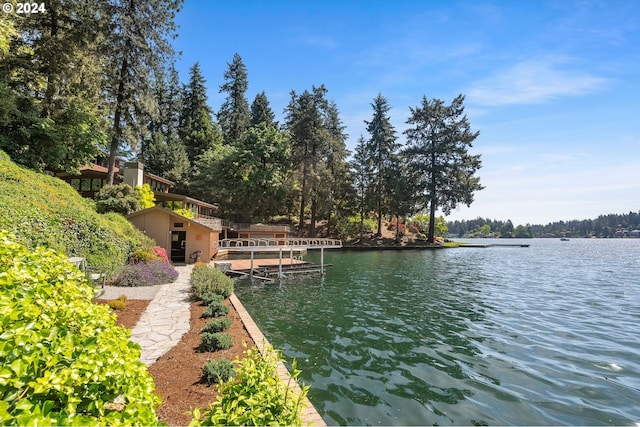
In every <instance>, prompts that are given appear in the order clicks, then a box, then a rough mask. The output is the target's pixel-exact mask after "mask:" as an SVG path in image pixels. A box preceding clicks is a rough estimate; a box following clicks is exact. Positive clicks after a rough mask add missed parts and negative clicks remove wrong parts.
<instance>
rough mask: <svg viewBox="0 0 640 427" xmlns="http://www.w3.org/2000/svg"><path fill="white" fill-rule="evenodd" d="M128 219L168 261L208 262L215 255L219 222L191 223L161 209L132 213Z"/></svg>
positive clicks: (211, 219) (156, 207)
mask: <svg viewBox="0 0 640 427" xmlns="http://www.w3.org/2000/svg"><path fill="white" fill-rule="evenodd" d="M127 219H128V220H129V221H130V222H131V223H132V224H133V225H135V226H136V228H138V229H139V230H141V231H142V232H143V233H145V234H146V235H147V236H149V237H150V238H152V239H154V240H155V241H156V244H157V245H158V246H160V247H163V248H164V249H165V250H166V251H167V254H168V255H169V259H170V260H171V262H174V263H189V262H195V261H197V260H198V259H199V260H202V261H204V262H207V261H209V260H210V259H211V258H213V257H214V256H215V255H216V253H217V252H218V238H219V236H220V233H221V232H222V220H220V219H216V218H207V219H204V220H201V221H197V220H191V219H188V218H186V217H183V216H181V215H178V214H177V213H175V212H173V211H170V210H168V209H165V208H162V207H160V206H154V207H152V208H148V209H143V210H141V211H137V212H134V213H132V214H130V215H127ZM198 251H199V252H200V254H199V255H198Z"/></svg>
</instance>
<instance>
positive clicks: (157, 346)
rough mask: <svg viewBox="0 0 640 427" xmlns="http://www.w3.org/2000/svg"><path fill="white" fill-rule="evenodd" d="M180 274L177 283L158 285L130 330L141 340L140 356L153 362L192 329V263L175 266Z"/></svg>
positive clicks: (150, 363) (133, 335) (148, 363)
mask: <svg viewBox="0 0 640 427" xmlns="http://www.w3.org/2000/svg"><path fill="white" fill-rule="evenodd" d="M175 269H176V270H177V271H178V273H179V274H180V275H179V276H178V279H177V280H176V281H175V282H174V283H169V284H167V285H161V286H158V288H159V289H158V290H157V292H156V294H155V296H154V297H153V299H152V300H151V302H150V303H149V305H148V306H147V309H146V310H145V312H144V313H143V314H142V316H141V317H140V320H138V323H137V324H136V326H135V327H134V328H133V330H132V331H131V341H133V342H136V343H138V344H140V347H142V352H141V354H140V360H141V361H142V362H143V363H145V364H146V365H147V366H150V365H152V364H153V363H154V362H155V361H156V360H157V359H158V358H159V357H160V356H162V355H163V354H165V353H166V352H167V351H169V350H170V349H171V348H172V347H174V346H175V345H176V344H178V343H179V342H180V339H181V338H182V336H183V335H184V334H185V333H186V332H187V331H189V327H190V320H191V311H190V300H189V297H190V289H191V284H190V281H189V279H190V277H191V270H193V265H187V266H181V267H175Z"/></svg>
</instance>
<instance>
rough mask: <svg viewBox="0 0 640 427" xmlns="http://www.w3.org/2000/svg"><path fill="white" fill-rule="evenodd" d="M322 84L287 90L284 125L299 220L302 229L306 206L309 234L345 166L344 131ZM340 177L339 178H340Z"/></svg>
mask: <svg viewBox="0 0 640 427" xmlns="http://www.w3.org/2000/svg"><path fill="white" fill-rule="evenodd" d="M326 93H327V89H326V88H325V86H324V85H321V86H320V87H315V86H314V87H313V88H312V91H311V92H309V91H308V90H305V91H304V92H303V93H302V94H300V95H298V94H296V92H295V91H292V92H291V100H290V101H289V105H288V106H287V108H286V114H287V117H286V120H287V123H286V128H287V130H288V131H289V133H290V134H291V144H292V156H293V164H295V165H298V171H297V175H298V187H299V188H300V197H299V200H300V205H299V212H300V217H299V223H298V228H299V229H300V230H302V229H303V226H304V221H305V216H306V215H305V212H306V209H307V207H309V214H310V215H309V216H310V224H309V235H310V236H315V232H316V229H315V228H316V220H317V217H318V213H319V211H320V210H324V212H326V214H327V215H328V214H329V213H330V212H331V210H332V206H333V201H334V199H333V193H334V192H335V186H334V184H335V181H334V178H336V177H337V176H338V171H339V169H341V170H343V171H344V170H346V166H344V158H345V157H346V155H347V153H346V148H345V146H344V140H345V139H346V135H344V133H343V130H344V127H343V126H342V124H341V122H340V120H339V117H338V110H337V107H336V106H335V104H331V103H329V102H328V101H327V100H326V98H325V96H326ZM344 180H345V179H343V180H342V181H344Z"/></svg>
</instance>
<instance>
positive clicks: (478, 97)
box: [174, 0, 640, 225]
mask: <svg viewBox="0 0 640 427" xmlns="http://www.w3.org/2000/svg"><path fill="white" fill-rule="evenodd" d="M177 22H178V24H179V26H180V28H179V30H178V33H179V36H178V38H177V39H176V40H175V41H174V47H175V49H176V50H177V51H181V52H182V55H181V57H180V59H179V61H178V64H177V65H178V70H179V72H180V76H181V79H182V80H183V81H186V80H187V79H188V70H189V68H190V67H191V66H192V65H193V64H194V63H195V62H200V65H201V69H202V72H203V74H204V77H205V78H206V79H207V87H208V95H209V104H210V106H211V107H212V109H213V110H214V111H218V109H219V107H220V105H221V104H222V102H223V97H224V96H223V95H222V94H220V93H219V88H220V85H221V84H222V83H223V73H224V71H225V70H226V68H227V63H229V62H231V60H232V58H233V55H234V53H236V52H237V53H239V54H240V56H241V57H242V60H243V62H244V64H245V65H246V67H247V71H248V80H249V90H248V92H247V98H248V100H249V102H252V101H253V98H254V97H255V95H256V94H257V93H259V92H262V91H265V93H266V95H267V98H268V99H269V102H270V104H271V107H272V109H273V110H274V112H275V114H276V116H277V119H278V120H280V121H281V122H282V120H283V119H282V118H283V110H284V108H285V107H286V105H287V103H288V102H289V99H290V92H291V91H292V90H295V91H296V92H298V93H300V92H302V91H304V90H305V89H311V87H312V85H316V86H318V85H320V84H324V85H325V86H326V87H327V89H328V91H329V92H328V98H329V99H331V100H333V101H335V102H336V104H337V105H338V108H339V110H340V113H341V118H342V120H343V122H344V124H345V126H346V127H347V129H346V132H347V133H348V134H349V139H348V141H347V146H348V148H350V149H353V147H354V146H355V142H356V140H357V139H358V137H359V136H360V135H361V134H364V135H365V137H366V136H367V134H366V130H365V124H364V122H363V121H364V120H369V119H370V118H371V114H372V108H371V102H372V101H373V99H374V98H375V96H376V95H377V94H378V93H381V94H382V95H384V96H385V97H386V98H387V99H388V100H389V103H390V105H391V107H392V109H391V111H390V116H391V120H392V122H393V124H394V126H395V128H396V131H397V134H398V136H399V141H400V142H404V136H403V135H402V131H403V130H405V129H406V127H407V126H406V124H405V121H406V119H407V117H408V115H409V107H410V106H411V107H415V106H417V105H418V104H419V103H420V101H421V99H422V97H423V96H427V97H428V98H439V99H442V100H444V101H445V102H447V103H448V102H450V101H451V100H452V99H453V98H454V97H455V96H456V95H458V94H460V93H462V94H465V95H466V101H465V105H466V113H467V116H468V118H469V121H470V123H471V126H472V128H473V130H478V131H480V136H479V137H478V138H477V139H476V141H475V143H474V147H473V149H472V151H473V152H474V153H480V154H482V161H483V165H482V169H480V171H479V173H478V175H479V176H480V178H481V182H482V184H483V185H484V186H485V187H486V188H485V189H484V190H482V191H480V192H478V193H476V196H475V202H474V203H473V204H472V205H471V207H469V208H467V207H465V206H463V207H460V208H458V209H457V210H455V211H454V212H452V214H451V215H450V216H449V217H447V219H448V220H455V219H473V218H476V217H479V216H481V217H483V218H492V219H502V220H507V219H510V220H511V221H512V222H513V223H514V224H515V225H518V224H527V223H531V224H540V223H547V222H551V221H557V220H571V219H587V218H595V217H596V216H598V215H599V214H606V213H628V212H629V211H635V212H637V211H638V210H640V161H639V160H640V1H635V0H620V1H570V0H558V1H511V0H505V1H402V0H400V1H397V0H396V1H374V0H369V1H355V0H342V1H331V0H324V1H247V0H235V1H234V0H200V1H198V0H185V4H184V7H183V10H182V11H181V12H180V13H179V15H178V17H177Z"/></svg>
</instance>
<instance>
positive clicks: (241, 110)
mask: <svg viewBox="0 0 640 427" xmlns="http://www.w3.org/2000/svg"><path fill="white" fill-rule="evenodd" d="M227 65H228V68H227V70H226V71H225V72H224V79H225V83H224V84H223V85H222V86H220V93H226V94H227V97H226V99H225V100H224V102H223V104H222V106H221V107H220V111H219V112H218V123H220V127H221V128H222V133H223V135H224V143H225V144H233V143H234V142H235V141H237V140H238V139H239V138H240V136H241V135H242V133H243V132H244V131H245V130H247V129H248V128H249V125H250V123H251V114H250V113H249V101H247V98H245V93H246V92H247V89H248V87H249V82H248V81H247V68H246V67H245V65H244V63H243V62H242V58H241V57H240V55H238V54H237V53H236V54H235V55H233V61H232V62H231V64H229V63H227Z"/></svg>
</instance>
